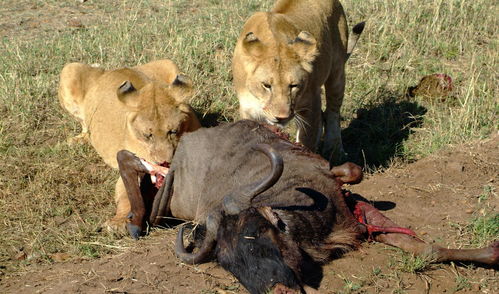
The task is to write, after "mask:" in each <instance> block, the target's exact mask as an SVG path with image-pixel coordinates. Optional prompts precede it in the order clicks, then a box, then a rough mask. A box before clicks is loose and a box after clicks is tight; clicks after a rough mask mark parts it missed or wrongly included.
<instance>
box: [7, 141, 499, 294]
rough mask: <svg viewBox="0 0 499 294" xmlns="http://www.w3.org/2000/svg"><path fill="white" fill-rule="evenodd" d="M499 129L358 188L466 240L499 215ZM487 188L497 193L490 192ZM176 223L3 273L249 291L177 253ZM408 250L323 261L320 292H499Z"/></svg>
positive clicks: (88, 287)
mask: <svg viewBox="0 0 499 294" xmlns="http://www.w3.org/2000/svg"><path fill="white" fill-rule="evenodd" d="M498 144H499V136H497V135H495V136H493V137H492V138H491V139H487V140H484V141H480V142H476V143H473V144H469V145H461V146H454V147H452V148H449V149H448V150H444V151H441V152H439V153H437V154H435V155H433V156H430V157H428V158H425V159H423V160H420V161H418V162H416V163H413V164H409V165H404V166H398V167H391V168H389V169H387V170H386V171H384V172H380V173H376V174H373V175H369V176H368V177H367V179H365V180H364V181H363V182H362V183H361V184H359V185H356V186H352V187H350V188H351V190H352V192H354V193H357V194H359V195H361V196H362V197H365V198H367V199H369V200H372V201H374V202H375V203H378V204H383V203H384V204H385V205H381V206H384V207H388V208H389V210H387V211H385V213H386V215H388V216H389V217H390V218H392V219H393V220H395V221H397V222H398V223H399V224H400V225H403V226H408V227H410V228H412V229H413V230H415V231H416V232H417V233H418V234H419V235H421V236H422V238H424V239H425V240H427V241H428V242H437V243H439V244H442V245H444V246H449V247H459V248H462V247H467V245H468V242H469V239H468V236H467V235H466V234H465V233H464V231H463V230H460V229H459V228H462V227H463V226H465V225H466V224H468V223H469V221H470V219H472V218H473V217H475V216H480V215H482V214H484V213H486V212H489V213H490V212H493V213H496V212H497V208H498V207H499V198H498V197H497V194H496V193H495V192H494V191H496V188H497V182H498V180H499V179H498V175H499V164H498V162H497V158H499V149H498V146H499V145H498ZM484 187H487V189H486V190H487V191H489V192H490V191H491V192H490V193H489V194H488V195H485V194H484ZM175 234H176V230H173V229H165V230H161V229H158V230H155V231H154V232H153V233H152V234H151V235H149V236H147V237H145V238H143V239H142V240H140V241H138V242H136V244H135V245H134V246H133V247H132V248H130V249H128V250H125V251H124V252H123V253H121V254H118V255H110V256H106V257H103V258H100V259H96V260H83V259H80V260H71V261H66V262H60V263H54V264H52V265H48V266H47V265H40V266H36V265H33V266H31V267H29V268H28V271H27V272H25V273H16V274H9V275H4V276H3V277H1V282H0V292H2V293H246V292H245V290H244V288H243V287H242V286H241V285H240V284H239V283H237V281H236V280H235V279H234V278H233V277H232V276H231V275H230V274H228V273H227V272H225V271H224V270H223V269H222V268H221V267H220V266H218V265H217V264H216V263H215V262H211V263H207V264H203V265H199V266H190V265H185V264H182V263H180V262H179V261H178V259H177V258H176V257H175V255H174V252H173V244H174V239H175V238H174V237H175ZM401 258H402V254H401V253H400V252H399V251H398V250H395V249H392V248H391V247H387V246H384V245H382V244H375V243H365V244H364V246H363V247H362V248H361V250H359V251H355V252H351V253H348V254H346V255H345V256H344V257H342V258H340V259H337V260H335V261H333V262H332V263H330V264H329V265H327V266H325V267H324V278H323V280H322V283H321V288H320V291H321V293H454V292H459V293H497V291H499V279H498V272H497V268H496V269H494V268H483V267H477V266H474V265H469V264H468V265H466V264H453V263H451V264H436V265H432V266H430V268H429V269H427V270H424V271H423V272H420V273H407V272H403V271H401V269H400V259H401Z"/></svg>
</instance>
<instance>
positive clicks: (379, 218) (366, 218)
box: [343, 192, 416, 239]
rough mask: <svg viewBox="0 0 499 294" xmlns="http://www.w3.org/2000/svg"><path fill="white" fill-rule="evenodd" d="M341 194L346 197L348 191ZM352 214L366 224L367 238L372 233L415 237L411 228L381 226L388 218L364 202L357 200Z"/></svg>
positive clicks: (370, 237)
mask: <svg viewBox="0 0 499 294" xmlns="http://www.w3.org/2000/svg"><path fill="white" fill-rule="evenodd" d="M343 195H344V196H345V197H348V196H349V195H350V193H349V192H344V193H343ZM353 215H354V216H355V218H356V219H357V221H358V222H359V223H361V224H364V225H365V226H366V229H367V233H368V234H369V239H372V235H373V233H399V234H406V235H410V236H414V237H416V233H415V232H414V231H413V230H411V229H408V228H402V227H385V226H383V224H384V223H385V221H386V220H388V218H387V217H386V216H384V215H383V214H382V213H381V212H380V211H379V210H377V209H376V208H375V207H374V206H372V205H370V204H368V203H366V202H363V201H357V202H356V204H355V208H354V210H353ZM373 223H374V224H373Z"/></svg>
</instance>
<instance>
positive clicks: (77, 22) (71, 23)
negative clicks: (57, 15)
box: [68, 18, 84, 28]
mask: <svg viewBox="0 0 499 294" xmlns="http://www.w3.org/2000/svg"><path fill="white" fill-rule="evenodd" d="M68 26H70V27H73V28H83V27H84V26H83V23H82V22H81V21H80V20H79V19H76V18H72V19H70V20H69V21H68Z"/></svg>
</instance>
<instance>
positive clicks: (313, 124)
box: [233, 0, 364, 162]
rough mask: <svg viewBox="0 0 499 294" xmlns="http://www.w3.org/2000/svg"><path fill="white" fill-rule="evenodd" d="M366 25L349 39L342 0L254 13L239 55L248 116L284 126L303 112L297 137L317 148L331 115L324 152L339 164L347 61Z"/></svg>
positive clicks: (287, 4)
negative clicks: (341, 117) (324, 107)
mask: <svg viewBox="0 0 499 294" xmlns="http://www.w3.org/2000/svg"><path fill="white" fill-rule="evenodd" d="M363 27H364V23H360V24H358V25H357V26H355V27H354V29H353V34H352V35H351V38H350V40H348V27H347V21H346V17H345V13H344V11H343V7H342V6H341V4H340V3H339V1H337V0H278V1H277V2H276V4H275V6H274V8H273V9H272V11H271V12H258V13H255V14H254V15H253V16H251V17H250V18H249V19H248V21H247V22H246V24H245V25H244V27H243V30H242V32H241V35H240V36H239V39H238V41H237V44H236V48H235V51H234V57H233V75H234V86H235V90H236V92H237V95H238V98H239V105H240V115H241V118H243V119H254V120H259V121H264V122H267V123H270V124H274V125H278V126H284V125H286V123H288V122H289V121H290V120H291V119H292V118H293V117H296V121H297V126H298V134H297V140H298V141H299V142H301V143H302V144H304V145H305V146H306V147H308V148H309V149H311V150H313V151H315V150H316V149H317V147H318V144H319V141H320V139H321V136H322V129H323V125H322V122H323V120H324V122H325V126H324V137H323V142H324V143H323V147H322V152H323V154H324V155H325V156H327V157H329V156H330V155H331V154H332V156H333V158H331V160H332V161H333V162H335V161H339V160H341V157H343V154H344V152H343V145H342V142H341V132H340V131H341V129H340V107H341V104H342V102H343V93H344V90H345V62H346V60H347V59H348V57H349V55H350V53H351V51H352V50H353V48H354V46H355V43H356V42H357V40H358V38H359V35H360V34H361V32H362V30H363ZM323 85H324V87H325V92H326V102H327V104H326V110H325V112H324V114H322V112H321V87H322V86H323ZM323 116H324V117H323Z"/></svg>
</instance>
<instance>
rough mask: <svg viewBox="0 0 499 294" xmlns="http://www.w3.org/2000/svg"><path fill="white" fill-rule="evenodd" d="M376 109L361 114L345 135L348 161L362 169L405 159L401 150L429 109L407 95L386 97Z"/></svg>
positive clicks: (388, 94)
mask: <svg viewBox="0 0 499 294" xmlns="http://www.w3.org/2000/svg"><path fill="white" fill-rule="evenodd" d="M377 101H382V102H378V103H374V104H373V105H370V106H367V107H364V108H360V109H358V110H357V117H356V118H355V119H353V120H352V121H351V122H350V124H349V126H348V127H347V128H345V129H344V130H343V131H342V139H343V146H344V148H345V151H346V152H347V153H348V159H349V160H350V161H353V162H355V163H357V164H359V165H360V166H368V167H370V168H378V167H386V166H388V165H389V164H390V161H391V160H392V158H394V157H400V156H403V154H402V152H401V151H402V150H401V146H402V143H403V142H404V141H405V140H406V139H407V138H408V137H409V135H410V133H411V128H415V127H420V126H421V124H422V122H423V115H424V114H425V113H426V108H424V107H422V106H420V105H418V104H417V103H416V102H412V101H407V100H406V99H405V98H404V95H397V94H395V93H392V92H384V93H382V94H381V95H380V96H379V97H378V99H377Z"/></svg>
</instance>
